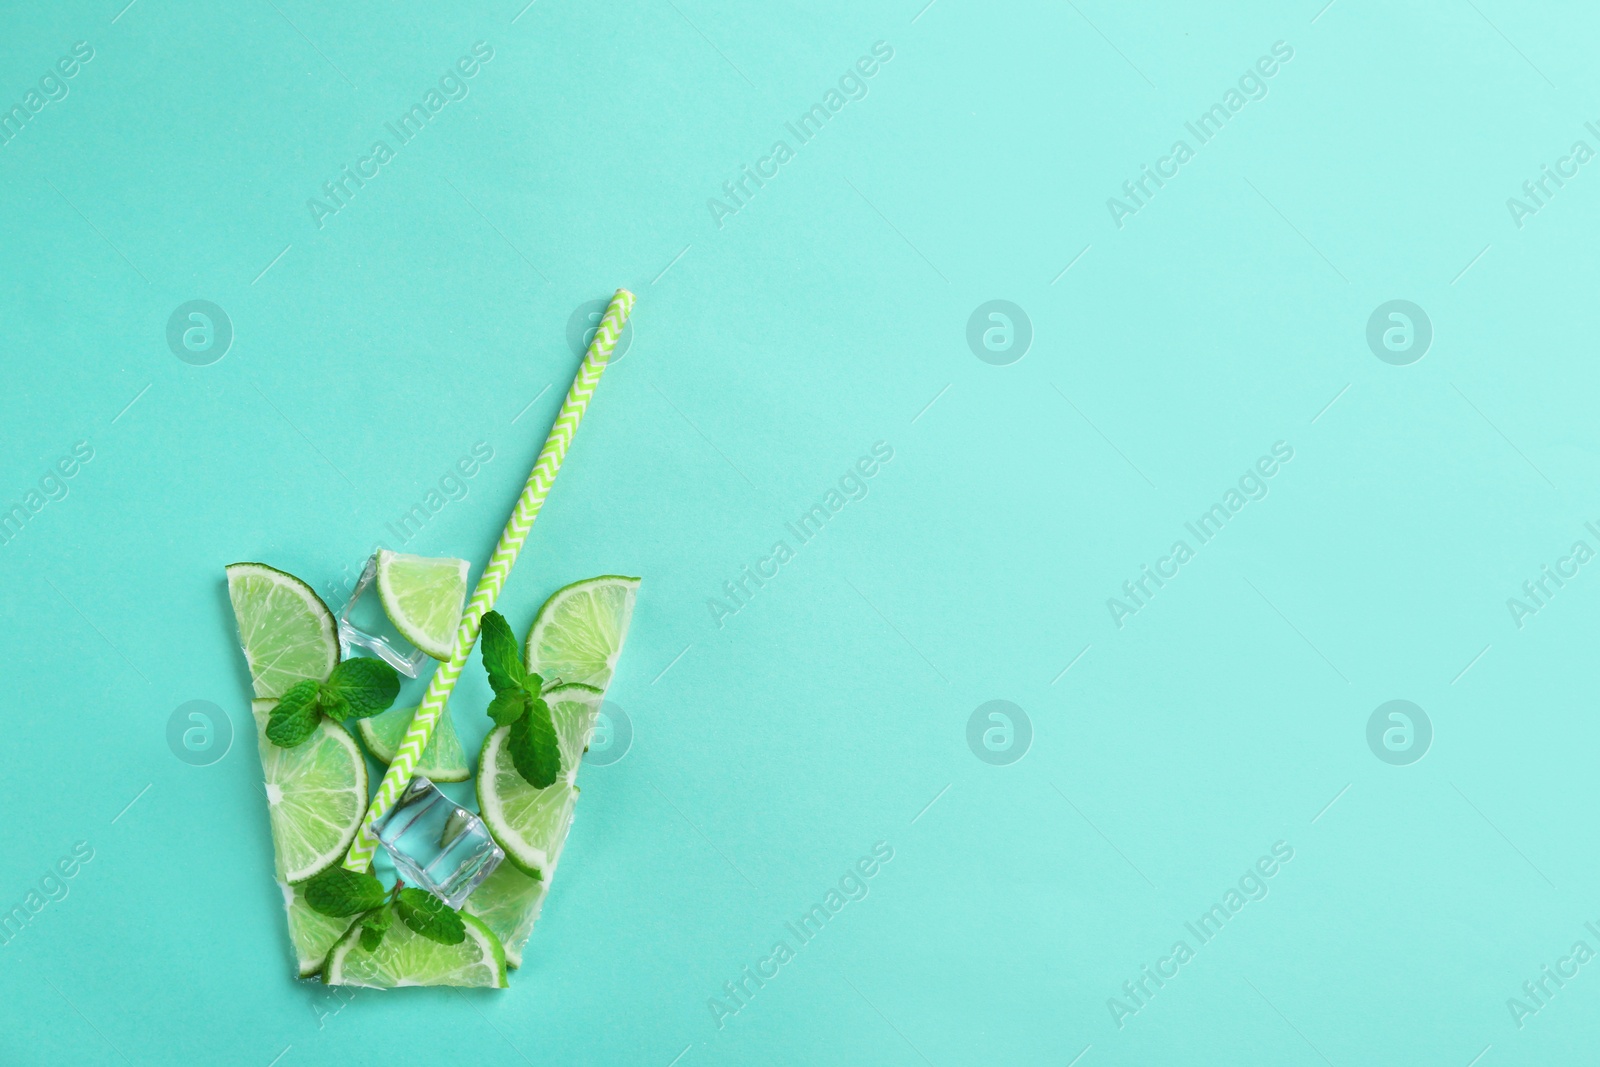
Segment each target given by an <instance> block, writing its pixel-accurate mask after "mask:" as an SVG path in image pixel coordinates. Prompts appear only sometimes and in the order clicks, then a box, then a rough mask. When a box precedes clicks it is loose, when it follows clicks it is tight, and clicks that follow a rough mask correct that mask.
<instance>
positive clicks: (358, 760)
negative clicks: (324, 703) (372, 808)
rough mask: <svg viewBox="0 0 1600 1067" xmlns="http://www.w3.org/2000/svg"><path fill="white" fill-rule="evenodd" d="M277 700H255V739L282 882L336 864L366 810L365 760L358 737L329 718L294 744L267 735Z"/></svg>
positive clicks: (253, 707)
mask: <svg viewBox="0 0 1600 1067" xmlns="http://www.w3.org/2000/svg"><path fill="white" fill-rule="evenodd" d="M275 703H276V701H272V700H257V701H255V702H254V703H253V704H252V705H251V708H250V710H251V711H253V712H254V713H255V718H256V733H257V736H256V744H257V745H258V746H259V747H260V749H261V770H262V773H263V775H264V776H265V778H266V791H267V815H268V817H269V819H270V820H271V823H272V851H273V855H274V857H275V858H276V861H277V872H278V880H279V881H280V882H303V881H305V880H306V879H307V878H310V877H311V876H312V875H314V874H316V873H318V872H319V871H322V870H325V869H326V868H328V867H331V866H333V865H334V864H335V863H338V862H339V860H340V858H341V857H342V856H343V855H344V851H345V849H347V848H349V847H350V842H351V841H353V840H355V836H356V829H357V828H358V827H359V826H360V825H361V817H362V816H363V815H365V814H366V811H367V761H366V759H365V757H363V756H362V755H361V747H360V746H359V745H357V744H356V739H355V738H353V737H351V736H350V735H349V734H348V733H346V732H345V729H344V727H342V726H339V725H338V724H337V723H335V722H333V721H332V720H331V719H327V718H324V719H322V720H321V721H320V722H319V723H317V729H316V731H315V732H314V733H313V734H312V735H311V736H310V737H309V738H307V739H306V740H305V741H303V742H301V743H300V744H298V745H296V746H295V747H294V748H279V747H278V746H277V745H275V744H273V743H272V742H271V741H268V740H267V716H268V715H269V714H270V713H271V711H272V707H273V705H274V704H275Z"/></svg>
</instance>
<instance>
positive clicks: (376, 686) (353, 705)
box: [322, 656, 400, 722]
mask: <svg viewBox="0 0 1600 1067" xmlns="http://www.w3.org/2000/svg"><path fill="white" fill-rule="evenodd" d="M322 691H323V694H324V703H325V705H326V704H328V703H335V705H336V702H330V701H328V700H327V695H328V694H330V693H331V694H333V695H334V696H337V697H340V698H342V699H343V700H344V701H345V703H346V704H347V705H348V707H349V709H350V710H349V712H348V713H347V714H346V716H345V717H346V718H353V719H365V718H366V717H367V716H369V715H376V714H378V712H380V711H385V710H387V709H388V707H389V705H390V704H393V703H394V698H395V697H397V696H399V695H400V672H399V671H397V670H395V669H394V668H393V667H391V666H389V665H388V664H387V663H385V662H384V661H383V660H381V659H373V658H371V657H370V656H363V657H361V658H359V659H347V660H344V661H343V662H341V663H340V664H339V665H338V666H337V667H335V668H334V669H333V673H332V674H330V675H328V680H327V681H326V682H323V683H322ZM336 706H337V705H336ZM329 714H330V715H333V712H332V711H329ZM334 717H335V718H338V716H334ZM340 721H341V722H342V721H344V720H343V719H340Z"/></svg>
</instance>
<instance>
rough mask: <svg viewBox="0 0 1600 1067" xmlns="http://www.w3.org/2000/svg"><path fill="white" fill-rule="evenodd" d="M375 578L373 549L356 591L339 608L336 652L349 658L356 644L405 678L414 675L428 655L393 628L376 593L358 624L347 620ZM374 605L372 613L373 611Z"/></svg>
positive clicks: (375, 558) (376, 562)
mask: <svg viewBox="0 0 1600 1067" xmlns="http://www.w3.org/2000/svg"><path fill="white" fill-rule="evenodd" d="M377 577H378V554H377V553H376V552H374V553H373V554H372V555H371V556H369V557H367V565H366V567H364V568H363V569H362V571H361V579H360V580H359V581H357V582H356V588H355V592H353V593H351V594H350V599H349V600H346V601H345V602H344V607H343V608H341V609H339V653H340V655H341V656H343V657H345V658H349V656H350V649H351V647H352V646H359V647H361V648H364V649H366V650H367V651H369V652H371V653H372V654H373V655H374V656H377V657H378V658H379V659H381V660H383V661H384V662H385V663H387V664H388V665H389V666H391V667H393V668H394V669H395V670H397V671H399V672H400V673H402V674H404V675H405V676H406V677H408V678H415V677H416V676H417V672H418V671H420V670H421V669H422V665H423V663H425V662H427V659H428V654H427V653H426V652H424V651H422V649H420V648H416V647H414V646H413V645H412V644H411V642H410V641H407V640H406V639H405V638H403V637H401V636H400V635H399V633H397V632H396V631H395V629H394V624H393V623H391V622H389V617H388V616H387V615H386V614H384V612H383V608H382V606H381V605H380V604H378V603H377V596H376V594H374V596H373V597H372V598H370V599H369V600H368V602H367V603H368V611H367V613H366V614H365V615H363V616H361V618H362V622H361V625H359V626H358V625H357V624H356V623H354V622H351V621H350V616H351V614H352V613H353V612H355V611H356V609H357V605H358V604H359V602H360V600H361V594H363V593H365V592H366V591H367V590H368V589H369V588H370V587H371V586H372V583H373V582H374V581H376V580H377ZM374 608H376V611H375V612H374V611H373V610H372V609H374ZM369 620H370V621H369ZM363 627H365V628H363Z"/></svg>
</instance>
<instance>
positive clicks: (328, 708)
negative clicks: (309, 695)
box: [317, 686, 359, 723]
mask: <svg viewBox="0 0 1600 1067" xmlns="http://www.w3.org/2000/svg"><path fill="white" fill-rule="evenodd" d="M317 699H318V702H319V703H321V705H322V713H323V714H324V715H326V716H327V717H328V718H330V719H332V720H333V721H334V722H338V723H342V722H344V721H345V720H346V719H348V718H350V713H351V709H350V702H349V701H348V700H346V699H345V698H344V697H342V696H340V695H339V694H338V693H335V692H333V691H332V690H330V689H329V688H328V687H327V686H323V687H322V692H321V693H320V694H319V695H318V697H317ZM357 717H358V718H359V716H357Z"/></svg>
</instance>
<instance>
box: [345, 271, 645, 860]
mask: <svg viewBox="0 0 1600 1067" xmlns="http://www.w3.org/2000/svg"><path fill="white" fill-rule="evenodd" d="M633 300H634V296H633V294H632V293H630V292H628V290H626V289H618V290H617V291H616V294H615V295H614V296H612V298H611V305H610V306H609V307H608V308H606V313H605V317H604V318H602V319H601V320H600V328H599V329H598V330H596V331H595V335H594V340H593V341H592V342H590V344H589V351H588V352H587V353H585V355H584V357H583V363H582V365H581V366H579V367H578V375H577V377H575V378H573V379H572V388H571V389H569V390H567V399H566V402H565V403H563V404H562V405H561V413H560V414H559V415H557V416H556V424H555V425H554V426H552V427H551V428H550V436H549V437H547V438H545V442H544V447H543V448H541V449H540V450H539V459H538V461H537V462H536V463H534V465H533V471H532V472H531V473H530V474H529V475H528V484H527V485H526V486H524V487H523V489H522V495H521V496H520V497H518V498H517V506H516V507H515V508H514V509H512V512H511V518H510V519H508V520H507V521H506V528H505V530H504V531H503V532H502V533H501V534H500V543H499V544H497V545H496V546H495V549H494V555H492V556H490V557H489V565H488V566H487V567H485V568H484V571H483V577H481V578H479V579H478V588H477V589H476V590H474V591H473V594H472V600H471V601H470V602H469V603H468V604H467V610H466V612H465V613H464V614H463V615H462V616H461V625H460V626H458V627H457V628H456V643H455V648H454V650H452V651H451V653H450V658H449V659H447V660H445V661H444V662H443V663H441V664H440V665H439V667H438V669H437V670H435V671H434V672H433V679H432V680H431V681H429V682H428V691H427V692H426V693H424V694H423V696H422V704H421V706H420V707H418V708H417V711H416V714H415V715H413V716H412V717H411V726H410V728H409V729H407V730H406V737H405V741H404V742H402V743H401V745H400V749H399V751H398V752H396V753H395V757H394V762H392V763H390V764H389V770H388V771H387V772H386V773H385V774H384V776H383V781H382V782H381V783H380V784H379V785H378V795H377V796H375V797H373V798H372V803H371V804H370V805H369V806H368V807H367V816H366V818H365V819H363V820H362V822H361V829H360V830H358V831H357V832H356V839H355V841H353V842H351V844H350V851H349V852H348V853H346V855H345V858H344V865H345V867H347V868H349V869H350V870H352V871H364V870H366V869H367V868H368V867H370V866H371V865H372V857H373V856H374V855H375V854H376V853H377V851H378V839H377V836H376V835H375V834H374V833H373V830H372V827H373V824H374V823H376V822H377V821H378V820H379V819H381V818H382V817H383V815H384V813H386V812H387V811H388V810H389V809H390V808H391V807H393V806H394V802H395V801H396V800H397V799H399V796H400V794H401V792H402V791H403V790H404V789H405V787H406V785H407V783H409V782H410V781H411V775H412V773H413V772H414V771H415V770H416V768H417V760H418V759H420V758H421V756H422V750H423V749H424V748H426V747H427V744H428V738H429V736H430V735H432V733H433V725H434V723H436V722H438V721H439V716H440V715H441V714H442V713H443V712H444V705H445V701H447V700H448V699H450V691H451V690H452V689H454V688H455V686H456V679H457V678H459V677H460V676H461V670H462V668H463V667H465V666H466V665H467V657H468V656H470V655H471V654H472V646H473V645H475V644H477V643H478V629H479V627H480V626H481V625H482V623H483V616H484V614H485V613H487V612H488V611H489V609H490V608H492V607H494V602H495V600H496V599H497V598H498V597H499V596H500V588H501V587H502V586H503V585H505V584H506V576H507V575H509V574H510V573H511V565H512V564H513V563H515V562H516V561H517V553H518V552H521V551H522V542H524V541H526V540H527V539H528V530H529V529H530V528H531V527H532V526H533V520H534V519H536V518H538V517H539V509H540V508H541V507H543V506H544V498H545V496H546V495H547V494H548V493H549V492H550V486H551V484H552V483H554V482H555V480H556V473H557V472H558V471H560V470H561V461H562V460H563V459H565V458H566V456H567V449H568V447H570V446H571V444H572V438H573V436H574V435H575V434H576V433H577V432H578V424H579V423H580V422H582V421H583V413H584V412H585V411H586V410H587V409H588V407H589V398H590V397H592V396H594V390H595V387H596V386H597V385H599V384H600V375H601V374H603V373H605V369H606V361H607V360H609V359H610V358H611V350H612V349H613V348H614V347H616V343H617V338H618V337H620V336H622V327H623V325H624V324H625V323H627V321H628V315H629V314H630V313H631V312H632V311H633Z"/></svg>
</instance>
